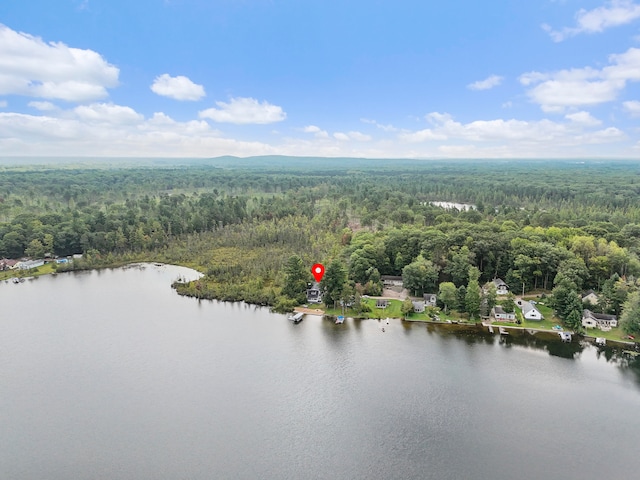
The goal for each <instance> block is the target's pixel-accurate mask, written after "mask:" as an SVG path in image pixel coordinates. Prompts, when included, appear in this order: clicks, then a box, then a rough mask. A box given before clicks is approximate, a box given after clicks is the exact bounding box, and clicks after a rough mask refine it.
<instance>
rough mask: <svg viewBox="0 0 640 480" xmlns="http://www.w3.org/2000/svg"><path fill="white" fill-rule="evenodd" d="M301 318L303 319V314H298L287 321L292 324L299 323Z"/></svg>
mask: <svg viewBox="0 0 640 480" xmlns="http://www.w3.org/2000/svg"><path fill="white" fill-rule="evenodd" d="M302 317H304V313H302V312H298V313H295V314H293V315H290V316H289V320H291V321H292V322H293V323H300V322H301V321H302Z"/></svg>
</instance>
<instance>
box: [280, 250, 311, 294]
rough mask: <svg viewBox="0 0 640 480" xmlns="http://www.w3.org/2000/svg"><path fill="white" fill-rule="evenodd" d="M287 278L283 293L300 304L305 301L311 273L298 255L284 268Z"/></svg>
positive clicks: (292, 257)
mask: <svg viewBox="0 0 640 480" xmlns="http://www.w3.org/2000/svg"><path fill="white" fill-rule="evenodd" d="M284 272H285V278H284V287H282V293H283V294H284V295H286V296H287V297H289V298H292V299H295V300H297V301H298V302H300V303H303V302H304V300H305V292H306V289H307V282H308V281H309V279H310V277H309V272H307V269H306V267H305V265H304V262H303V261H302V259H301V258H300V257H299V256H297V255H292V256H291V257H289V260H288V261H287V264H286V265H285V267H284Z"/></svg>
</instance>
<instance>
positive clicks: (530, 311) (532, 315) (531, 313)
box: [520, 300, 544, 320]
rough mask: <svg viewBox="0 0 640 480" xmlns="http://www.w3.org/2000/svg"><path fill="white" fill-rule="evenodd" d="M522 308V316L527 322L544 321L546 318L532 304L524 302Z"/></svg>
mask: <svg viewBox="0 0 640 480" xmlns="http://www.w3.org/2000/svg"><path fill="white" fill-rule="evenodd" d="M520 308H522V315H523V316H524V318H526V319H527V320H542V319H543V318H544V317H543V316H542V314H541V313H540V310H538V309H537V308H536V307H535V306H534V305H533V304H532V303H531V302H527V301H524V300H523V301H522V305H521V307H520Z"/></svg>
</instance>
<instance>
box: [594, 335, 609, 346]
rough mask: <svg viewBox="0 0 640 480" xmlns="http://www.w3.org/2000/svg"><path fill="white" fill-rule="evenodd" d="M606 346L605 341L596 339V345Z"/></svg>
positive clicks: (604, 339) (601, 338) (599, 338)
mask: <svg viewBox="0 0 640 480" xmlns="http://www.w3.org/2000/svg"><path fill="white" fill-rule="evenodd" d="M606 344H607V339H606V338H603V337H598V338H596V345H598V346H600V347H604V346H605V345H606Z"/></svg>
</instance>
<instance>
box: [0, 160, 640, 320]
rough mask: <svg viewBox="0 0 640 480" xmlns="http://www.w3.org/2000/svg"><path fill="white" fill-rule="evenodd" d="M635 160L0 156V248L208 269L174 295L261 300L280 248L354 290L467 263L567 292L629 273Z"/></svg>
mask: <svg viewBox="0 0 640 480" xmlns="http://www.w3.org/2000/svg"><path fill="white" fill-rule="evenodd" d="M639 173H640V168H639V167H638V166H637V165H635V164H632V163H629V162H584V163H580V162H560V161H559V162H550V161H544V162H542V161H540V162H520V161H518V162H516V161H512V162H507V161H496V162H481V161H453V162H451V161H449V162H439V161H433V162H432V161H429V162H426V161H422V162H419V161H405V160H403V161H374V160H370V161H367V160H346V159H286V158H282V157H278V158H265V159H244V160H240V159H233V158H224V159H219V160H215V159H214V160H208V161H205V162H204V163H200V162H192V163H191V164H188V165H187V164H184V165H167V164H163V165H160V166H145V167H140V166H126V167H124V166H118V167H109V168H106V167H101V166H99V165H93V166H87V167H78V166H74V167H54V166H48V167H46V168H35V167H5V168H4V169H2V170H0V256H6V257H10V258H19V257H22V256H30V257H41V256H43V255H44V254H45V253H51V254H54V255H70V254H73V253H85V254H86V260H85V261H84V263H85V265H84V267H90V266H91V265H92V264H95V265H99V264H112V263H114V262H115V263H118V259H126V258H156V259H158V260H161V261H171V262H175V263H181V264H186V265H190V266H194V267H197V268H199V269H200V270H201V271H203V272H205V273H206V274H207V275H206V276H205V277H204V278H203V279H202V280H201V281H199V282H196V283H194V284H189V285H180V286H179V288H180V290H181V291H182V292H183V293H188V294H192V295H195V296H199V297H201V298H222V299H233V300H239V299H244V300H248V301H254V302H255V303H264V304H275V303H278V302H279V301H281V300H282V298H283V296H282V288H283V286H284V283H285V280H284V276H285V270H284V269H285V265H286V264H287V262H288V261H289V260H290V258H291V256H292V255H296V256H298V257H299V258H300V259H301V260H302V261H303V263H304V264H308V265H309V266H310V265H311V264H313V263H315V262H317V261H322V262H327V264H329V263H330V262H331V261H333V260H340V261H341V262H342V264H343V265H344V268H345V275H346V277H345V278H346V281H348V282H350V283H351V285H352V288H353V287H355V285H360V286H361V287H362V288H363V289H365V290H366V291H368V292H376V291H379V289H380V276H381V275H402V276H403V277H405V279H406V280H405V281H406V283H407V285H409V286H410V287H411V289H412V290H414V292H415V293H417V294H420V293H422V292H423V291H432V292H436V291H437V289H438V286H439V284H441V283H443V282H445V283H447V282H451V283H453V284H454V285H455V286H456V287H457V288H460V287H461V286H466V285H468V282H469V271H470V268H475V269H477V271H478V273H479V279H478V281H479V282H480V283H485V282H487V281H489V280H491V279H493V278H495V277H500V278H503V279H504V280H505V281H506V282H507V283H508V284H509V286H510V287H511V289H512V290H513V291H516V292H521V291H522V290H524V291H530V290H534V289H542V290H551V289H553V288H555V287H557V285H558V282H559V281H560V280H563V279H564V280H567V281H569V282H570V283H571V284H570V285H568V286H569V287H570V291H571V292H572V294H573V293H577V292H579V291H583V290H586V289H589V288H592V289H595V290H599V291H602V290H603V289H604V288H605V286H606V285H608V284H607V282H609V283H611V281H612V279H615V278H617V279H618V280H615V281H616V282H617V281H624V282H627V284H629V282H630V279H631V280H632V279H634V278H637V277H639V276H640V262H639V261H638V256H639V255H640V200H639V198H640V197H639V196H638V193H640V184H639V183H638V178H639V176H638V175H639ZM434 201H450V202H451V201H454V202H463V203H468V204H473V205H474V206H475V208H473V209H470V210H467V211H458V210H455V209H443V208H440V207H437V206H434V205H433V204H432V203H431V202H434ZM425 272H426V273H425ZM474 275H475V273H474ZM565 286H567V285H565ZM631 290H633V288H632V289H631ZM572 298H573V297H572ZM571 302H573V300H571ZM618 304H619V302H618ZM607 308H609V309H610V310H615V308H617V307H612V306H611V307H607ZM618 309H619V308H618Z"/></svg>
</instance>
